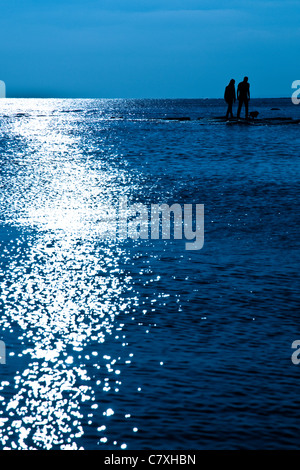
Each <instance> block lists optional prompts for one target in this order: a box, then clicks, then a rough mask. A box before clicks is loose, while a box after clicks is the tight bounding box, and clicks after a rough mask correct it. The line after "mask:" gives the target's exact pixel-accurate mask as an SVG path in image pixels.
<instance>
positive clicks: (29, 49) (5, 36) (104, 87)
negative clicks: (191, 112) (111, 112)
mask: <svg viewBox="0 0 300 470" xmlns="http://www.w3.org/2000/svg"><path fill="white" fill-rule="evenodd" d="M0 6H1V16H0V38H1V41H0V53H1V54H0V57H1V64H0V79H1V80H4V81H5V82H6V86H7V95H8V96H10V97H14V96H18V97H19V96H26V97H27V96H34V97H36V96H41V97H48V96H49V97H83V98H89V97H91V98H93V97H96V98H121V97H124V98H151V97H157V98H163V97H166V98H173V97H177V98H202V97H222V96H223V91H224V86H225V85H226V84H227V83H228V82H229V80H230V79H231V78H235V79H236V80H237V81H240V80H241V79H242V78H243V76H244V75H248V76H249V80H250V83H251V90H252V96H256V97H272V96H274V97H278V96H291V93H292V92H291V84H292V82H293V81H294V80H297V79H300V76H299V44H300V2H299V0H294V1H289V0H282V1H276V0H264V1H261V0H241V1H236V0H222V1H218V0H202V1H201V0H199V1H197V0H5V1H4V0H0Z"/></svg>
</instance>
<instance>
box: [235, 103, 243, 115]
mask: <svg viewBox="0 0 300 470" xmlns="http://www.w3.org/2000/svg"><path fill="white" fill-rule="evenodd" d="M242 105H243V101H242V100H239V107H238V110H237V115H236V117H237V118H239V117H240V114H241V110H242Z"/></svg>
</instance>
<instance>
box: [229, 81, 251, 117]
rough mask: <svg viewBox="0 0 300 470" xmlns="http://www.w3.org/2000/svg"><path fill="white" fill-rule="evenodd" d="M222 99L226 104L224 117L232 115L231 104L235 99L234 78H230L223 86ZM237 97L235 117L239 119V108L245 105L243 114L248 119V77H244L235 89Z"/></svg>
mask: <svg viewBox="0 0 300 470" xmlns="http://www.w3.org/2000/svg"><path fill="white" fill-rule="evenodd" d="M224 99H225V101H226V103H227V104H228V108H227V113H226V118H229V117H233V113H232V106H233V103H235V101H236V95H235V80H233V79H232V80H230V82H229V85H227V87H226V88H225V95H224ZM237 99H238V102H239V106H238V111H237V118H238V119H239V117H240V115H241V110H242V107H243V105H244V106H245V116H246V119H248V103H249V100H250V85H249V83H248V77H245V78H244V80H243V81H242V82H240V83H239V84H238V89H237Z"/></svg>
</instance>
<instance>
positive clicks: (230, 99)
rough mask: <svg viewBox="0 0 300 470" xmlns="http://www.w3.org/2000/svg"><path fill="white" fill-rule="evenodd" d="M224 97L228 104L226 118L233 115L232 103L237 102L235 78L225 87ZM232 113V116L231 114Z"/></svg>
mask: <svg viewBox="0 0 300 470" xmlns="http://www.w3.org/2000/svg"><path fill="white" fill-rule="evenodd" d="M224 99H225V101H226V103H227V104H228V108H227V113H226V118H227V119H228V118H229V117H233V114H232V105H233V103H235V100H236V96H235V80H233V79H232V80H230V82H229V85H227V87H226V88H225V94H224ZM229 115H230V116H229Z"/></svg>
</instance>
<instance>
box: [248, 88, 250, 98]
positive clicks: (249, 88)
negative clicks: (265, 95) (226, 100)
mask: <svg viewBox="0 0 300 470" xmlns="http://www.w3.org/2000/svg"><path fill="white" fill-rule="evenodd" d="M248 100H250V85H249V86H248Z"/></svg>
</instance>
